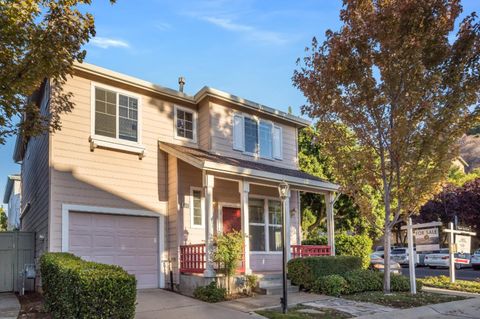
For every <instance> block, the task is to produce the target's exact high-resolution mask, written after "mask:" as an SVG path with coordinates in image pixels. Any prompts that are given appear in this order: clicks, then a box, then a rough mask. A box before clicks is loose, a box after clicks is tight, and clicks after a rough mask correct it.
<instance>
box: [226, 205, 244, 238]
mask: <svg viewBox="0 0 480 319" xmlns="http://www.w3.org/2000/svg"><path fill="white" fill-rule="evenodd" d="M222 214H223V233H224V234H227V233H231V232H232V231H234V230H236V231H238V232H240V231H241V230H242V217H241V213H240V208H234V207H223V208H222Z"/></svg>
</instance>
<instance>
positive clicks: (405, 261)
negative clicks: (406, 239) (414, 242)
mask: <svg viewBox="0 0 480 319" xmlns="http://www.w3.org/2000/svg"><path fill="white" fill-rule="evenodd" d="M413 254H414V256H413V258H414V261H415V267H416V266H417V264H418V257H417V254H416V252H415V251H414V252H413ZM409 258H410V257H409V254H408V248H395V249H394V250H392V252H391V253H390V259H391V260H392V261H394V262H397V263H399V264H400V265H402V266H408V265H409Z"/></svg>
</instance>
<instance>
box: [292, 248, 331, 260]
mask: <svg viewBox="0 0 480 319" xmlns="http://www.w3.org/2000/svg"><path fill="white" fill-rule="evenodd" d="M291 248H292V258H302V257H317V256H330V254H331V251H330V246H317V245H292V246H291Z"/></svg>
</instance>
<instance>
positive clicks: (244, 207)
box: [238, 181, 252, 275]
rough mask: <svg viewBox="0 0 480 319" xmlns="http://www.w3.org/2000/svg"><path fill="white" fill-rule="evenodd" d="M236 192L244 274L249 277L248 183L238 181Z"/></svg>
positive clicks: (250, 271)
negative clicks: (237, 192) (242, 246)
mask: <svg viewBox="0 0 480 319" xmlns="http://www.w3.org/2000/svg"><path fill="white" fill-rule="evenodd" d="M238 191H239V192H240V210H241V219H242V234H243V240H244V241H243V244H244V247H245V257H244V259H245V265H244V266H245V274H246V275H250V274H251V273H252V269H250V224H249V213H248V194H249V192H250V183H249V182H246V181H240V182H239V183H238Z"/></svg>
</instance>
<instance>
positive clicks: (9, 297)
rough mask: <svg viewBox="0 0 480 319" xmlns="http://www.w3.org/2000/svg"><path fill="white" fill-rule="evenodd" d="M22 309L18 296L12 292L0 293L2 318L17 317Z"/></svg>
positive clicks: (0, 315)
mask: <svg viewBox="0 0 480 319" xmlns="http://www.w3.org/2000/svg"><path fill="white" fill-rule="evenodd" d="M19 311H20V303H19V302H18V298H17V296H15V294H13V293H11V292H2V293H0V319H16V318H17V316H18V312H19Z"/></svg>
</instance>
